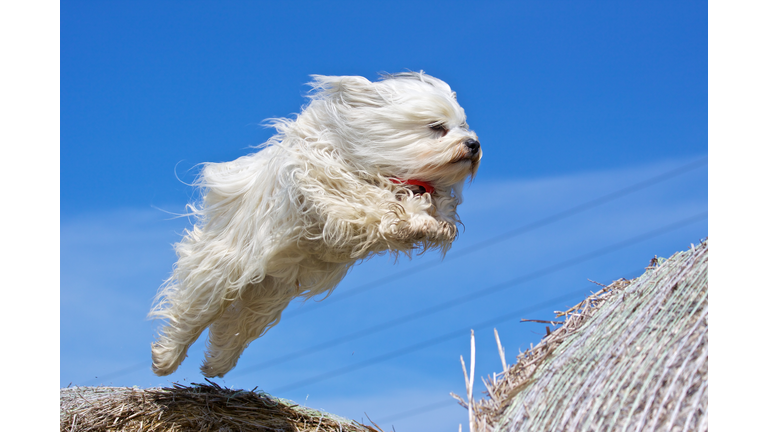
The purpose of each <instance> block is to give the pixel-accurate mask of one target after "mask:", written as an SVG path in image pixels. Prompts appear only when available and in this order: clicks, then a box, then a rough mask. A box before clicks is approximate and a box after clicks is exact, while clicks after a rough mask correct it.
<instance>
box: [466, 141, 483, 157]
mask: <svg viewBox="0 0 768 432" xmlns="http://www.w3.org/2000/svg"><path fill="white" fill-rule="evenodd" d="M464 145H465V146H467V149H469V155H470V156H475V155H477V153H478V152H479V151H480V143H479V142H477V140H473V139H468V140H466V141H464Z"/></svg>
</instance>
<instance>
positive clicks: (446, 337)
mask: <svg viewBox="0 0 768 432" xmlns="http://www.w3.org/2000/svg"><path fill="white" fill-rule="evenodd" d="M706 217H707V212H703V213H699V214H697V215H695V216H692V217H689V218H686V219H683V220H680V221H677V222H674V223H672V224H669V225H666V226H664V227H661V228H658V229H656V230H653V231H650V232H648V233H646V234H643V235H641V236H635V237H632V238H630V239H627V240H624V241H622V242H619V243H616V244H613V245H611V246H607V247H604V248H600V249H598V250H597V251H594V252H591V253H589V254H584V255H581V256H579V257H575V258H572V259H569V260H566V261H563V262H561V263H558V264H556V265H554V266H549V267H546V268H544V269H541V270H538V271H536V272H533V273H529V274H528V275H526V276H523V277H522V278H533V277H540V276H543V275H545V274H547V272H552V271H555V270H556V269H557V267H558V266H561V265H564V266H570V265H574V264H577V263H580V262H582V261H584V260H586V259H590V258H594V257H597V256H600V255H604V254H606V253H608V252H611V251H614V250H616V249H618V248H621V247H625V246H628V245H630V244H633V243H636V242H638V241H642V240H647V239H650V238H653V237H657V236H659V235H661V234H664V233H667V232H669V231H673V230H675V229H678V228H681V227H683V226H686V225H688V224H691V223H694V222H698V221H700V220H702V219H705V218H706ZM516 279H517V278H516ZM497 287H498V286H497ZM496 289H498V288H496ZM486 290H488V288H486ZM575 293H576V292H575V291H574V292H571V293H568V294H565V295H563V296H560V297H558V298H557V299H552V300H548V301H547V302H545V303H538V304H536V305H533V306H529V307H527V308H523V309H519V310H517V311H514V312H512V313H508V314H504V315H501V316H498V317H496V318H493V319H490V320H487V321H484V322H482V323H479V324H476V325H474V326H470V327H467V328H463V329H461V330H457V331H453V332H449V333H445V334H443V335H441V336H437V337H435V338H432V339H428V340H424V341H419V342H417V343H415V344H412V345H409V346H407V347H404V348H400V349H397V350H394V351H390V352H388V353H384V354H381V355H378V356H376V357H374V358H372V359H368V360H364V361H361V362H358V363H355V364H353V365H350V366H345V367H343V368H337V369H334V370H332V371H329V372H325V373H322V374H318V375H315V376H313V377H309V378H306V379H303V380H299V381H295V382H293V383H291V384H288V385H286V386H283V387H279V388H277V389H275V390H274V392H275V393H281V392H284V391H289V390H293V389H296V388H300V387H303V386H306V385H309V384H314V383H316V382H320V381H324V380H326V379H329V378H335V377H337V376H340V375H344V374H347V373H350V372H354V371H356V370H359V369H363V368H365V367H368V366H372V365H374V364H377V363H381V362H383V361H386V360H390V359H393V358H396V357H400V356H402V355H405V354H409V353H411V352H414V351H419V350H422V349H424V348H428V347H430V346H433V345H436V344H438V343H441V342H444V341H446V340H450V339H453V338H456V337H459V336H461V335H462V334H466V332H467V331H468V330H471V329H482V328H485V327H489V326H491V325H494V324H497V323H501V322H504V321H507V320H509V319H512V318H514V317H516V316H519V315H520V314H523V313H527V312H528V311H535V310H538V309H541V308H542V307H544V306H546V305H548V304H549V303H550V302H554V301H555V300H557V301H561V300H563V299H564V298H570V296H573V295H574V294H575Z"/></svg>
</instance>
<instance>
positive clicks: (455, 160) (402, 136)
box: [296, 72, 482, 189]
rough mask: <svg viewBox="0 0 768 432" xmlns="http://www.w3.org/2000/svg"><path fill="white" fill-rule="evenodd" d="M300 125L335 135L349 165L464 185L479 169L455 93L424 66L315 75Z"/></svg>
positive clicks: (398, 176)
mask: <svg viewBox="0 0 768 432" xmlns="http://www.w3.org/2000/svg"><path fill="white" fill-rule="evenodd" d="M313 78H314V80H313V81H312V82H311V83H310V85H312V86H313V89H314V91H313V93H312V94H311V102H310V104H309V105H308V106H307V107H306V108H305V110H304V111H303V112H302V114H301V115H300V116H299V118H298V119H297V120H296V123H297V126H299V127H300V128H301V129H304V130H309V129H315V133H317V134H319V135H325V136H327V135H329V134H331V135H333V139H332V141H333V142H334V147H336V148H335V151H337V152H339V155H340V156H341V157H342V158H343V159H344V160H345V161H346V163H347V164H349V166H350V167H351V168H352V169H355V170H359V171H361V172H368V173H370V174H374V175H380V176H383V177H390V178H395V179H404V180H415V181H420V182H425V183H428V184H430V185H434V186H436V187H454V186H455V187H456V188H457V189H460V188H461V184H463V182H464V181H465V180H466V179H467V177H473V176H474V175H475V173H476V172H477V169H478V166H479V164H480V158H481V157H482V150H481V149H480V143H479V142H478V138H477V135H476V134H475V133H474V132H473V131H472V130H470V129H469V126H468V125H467V121H466V115H465V114H464V109H463V108H462V107H461V106H460V105H459V103H458V102H457V100H456V93H455V92H454V91H452V90H451V88H450V87H449V86H448V84H446V83H445V82H443V81H441V80H439V79H437V78H434V77H431V76H429V75H427V74H424V73H423V72H422V73H413V72H412V73H401V74H395V75H385V76H383V77H382V79H381V80H380V81H377V82H371V81H368V80H367V79H365V78H363V77H358V76H319V75H315V76H313Z"/></svg>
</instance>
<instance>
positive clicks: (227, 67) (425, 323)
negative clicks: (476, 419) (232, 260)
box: [60, 1, 709, 431]
mask: <svg viewBox="0 0 768 432" xmlns="http://www.w3.org/2000/svg"><path fill="white" fill-rule="evenodd" d="M318 5H319V3H316V2H274V3H265V2H262V3H256V2H220V3H213V2H186V3H184V4H181V3H175V2H136V1H132V2H102V3H94V2H66V3H63V4H62V5H61V72H60V73H61V90H60V97H61V105H60V106H61V135H60V137H61V156H60V157H61V165H60V169H61V176H60V181H61V190H60V200H61V201H60V202H61V204H60V229H61V237H60V240H61V249H60V252H61V261H60V264H61V276H60V277H61V290H60V297H61V300H60V316H61V321H60V343H61V348H60V385H61V386H67V385H68V384H70V383H72V384H73V385H94V384H105V385H119V386H131V385H138V386H142V387H148V386H156V385H168V384H169V383H170V382H175V381H178V382H186V383H189V382H201V381H202V376H201V375H200V374H199V372H198V369H197V368H198V366H199V364H200V361H201V360H202V345H203V343H202V342H200V343H198V344H196V345H195V346H193V348H192V349H191V350H190V356H189V358H188V359H187V360H186V361H185V363H184V364H183V365H182V367H181V369H180V370H179V371H178V372H177V373H175V374H173V375H171V376H170V377H163V378H158V377H155V376H154V375H152V373H151V371H150V370H149V364H150V363H149V362H150V357H149V352H150V351H149V348H150V343H151V342H152V340H153V337H154V336H153V335H154V331H155V329H156V328H157V326H158V324H159V323H153V322H151V321H148V320H146V318H145V317H146V314H147V312H148V310H149V307H150V305H151V300H152V297H153V296H154V294H155V292H156V290H157V288H158V286H159V285H160V283H161V282H162V281H163V280H164V279H165V278H166V277H167V276H168V275H169V273H170V269H171V266H172V264H173V262H174V254H173V250H172V247H171V244H172V243H173V242H175V241H177V240H178V239H179V233H180V232H181V231H182V230H183V229H184V228H185V227H186V226H187V224H188V223H189V222H188V221H187V220H186V219H173V218H171V217H170V216H169V214H168V213H166V212H171V213H180V212H182V211H183V208H184V205H185V204H186V202H187V201H188V200H189V199H190V197H192V196H193V195H194V190H193V189H192V188H190V187H188V186H186V185H185V183H189V182H191V181H192V180H194V178H195V173H196V171H195V165H196V164H199V163H201V162H220V161H227V160H232V159H235V158H237V157H239V156H241V155H244V154H247V153H248V152H250V151H252V149H249V146H254V145H258V144H260V143H261V142H263V141H265V140H266V139H267V138H268V137H269V136H270V134H271V131H270V130H269V129H265V128H264V127H263V126H261V122H262V120H264V119H266V118H270V117H285V116H290V115H292V114H293V113H296V112H298V111H299V110H300V107H301V105H302V104H303V103H304V102H305V99H303V95H304V94H305V93H306V91H307V90H308V87H307V86H305V85H304V83H306V82H307V81H308V80H309V75H310V74H325V75H362V76H365V77H367V78H369V79H376V77H377V74H378V73H380V72H400V71H404V70H424V71H425V72H427V73H429V74H431V75H434V76H437V77H439V78H441V79H443V80H445V81H446V82H448V83H449V84H450V85H451V86H452V88H453V89H454V90H456V91H457V93H458V100H459V102H460V103H461V104H462V105H463V107H464V108H465V110H466V112H467V116H468V123H469V125H470V126H471V127H472V128H473V129H474V130H475V131H476V132H477V134H478V136H479V137H480V142H481V143H482V145H483V161H482V164H481V167H480V171H479V173H478V176H477V179H476V181H475V182H474V183H473V184H472V185H470V186H469V187H468V188H467V189H466V191H465V199H466V201H465V203H464V204H462V206H461V207H460V208H459V213H460V215H461V216H462V219H463V221H464V223H465V226H466V229H465V231H464V232H462V233H461V234H460V236H459V239H458V240H457V241H456V243H455V245H454V248H453V250H452V251H450V252H449V253H448V255H447V257H446V261H445V262H444V263H443V264H441V265H434V264H433V263H434V262H435V260H436V259H437V257H436V256H435V255H433V254H427V255H425V256H423V257H418V258H416V259H414V260H413V261H410V262H409V261H407V260H401V261H399V262H398V263H393V262H392V261H391V259H389V258H388V257H377V258H375V259H373V260H370V261H367V262H365V263H362V264H361V265H359V266H357V267H355V268H354V269H353V271H352V272H351V273H350V275H349V276H348V277H347V279H345V280H344V282H342V284H341V285H340V286H339V288H338V289H337V291H336V292H334V294H332V296H331V297H330V298H329V299H328V300H327V301H326V302H321V303H316V302H313V301H309V302H307V303H304V304H301V303H297V304H293V305H291V306H290V307H289V309H288V310H287V311H286V314H285V318H284V319H283V321H282V322H281V323H280V324H279V325H278V326H276V327H275V328H274V329H272V330H271V331H270V332H269V333H268V334H267V335H266V336H265V337H263V338H261V339H259V340H257V341H255V342H254V343H252V344H251V346H250V347H249V349H248V350H247V351H246V353H245V354H244V356H243V357H242V358H241V360H240V363H239V365H238V367H237V368H236V369H235V370H233V371H232V372H231V373H230V375H227V376H226V377H225V378H224V379H221V380H217V381H219V382H220V383H222V384H224V385H226V386H230V387H231V386H234V387H237V388H248V389H250V388H253V387H256V386H258V387H259V388H260V389H262V390H264V391H267V392H270V393H273V394H275V395H277V396H280V397H285V398H289V399H292V400H295V401H297V402H299V403H302V404H306V405H308V406H311V407H314V408H320V409H325V410H327V411H330V412H333V413H335V414H339V415H343V416H346V417H350V418H355V419H358V420H360V419H361V418H363V417H364V416H365V414H364V413H367V414H368V415H369V416H371V418H372V419H373V420H374V421H377V423H379V421H378V420H377V419H384V420H386V421H385V422H382V423H380V424H381V425H382V426H386V428H387V429H391V426H392V425H394V427H395V428H396V429H397V430H398V431H409V430H412V431H416V430H418V431H427V430H447V429H448V428H451V429H452V430H456V428H457V427H458V423H462V422H463V423H464V426H463V427H464V430H468V429H467V428H466V411H465V410H464V409H463V408H461V407H459V406H458V405H456V404H455V403H453V404H452V403H451V400H450V397H449V396H448V393H449V392H455V393H458V394H462V395H463V393H464V390H463V389H464V383H463V377H462V372H461V366H460V363H459V356H460V355H463V356H464V358H465V359H467V358H468V356H469V329H470V328H475V330H476V337H477V369H476V376H478V377H479V376H487V375H488V374H492V373H493V372H496V371H499V370H500V364H499V359H498V354H497V351H496V347H495V342H494V340H493V328H494V327H495V328H497V329H498V330H499V333H500V336H501V340H502V343H503V344H504V346H505V348H506V350H507V358H508V359H511V358H513V357H514V354H516V353H517V352H518V349H520V350H524V349H525V348H526V347H527V346H528V345H529V344H530V343H534V344H536V343H537V342H538V340H539V339H540V338H541V336H542V335H543V333H544V328H543V326H541V325H537V324H531V323H521V322H519V321H520V318H534V319H548V318H550V317H552V311H553V310H556V309H559V310H562V308H565V307H568V306H569V305H572V304H575V303H576V302H578V301H579V300H580V299H582V298H583V297H584V296H585V295H588V294H589V292H590V290H596V289H598V288H599V287H598V286H597V285H593V284H591V283H590V282H588V281H587V279H591V280H594V281H598V282H601V283H609V282H610V281H612V280H614V279H618V278H620V277H627V278H629V277H634V276H637V275H639V274H640V272H641V271H642V268H643V267H644V266H645V265H647V263H648V261H649V260H650V259H651V258H652V257H653V256H654V255H658V256H669V255H671V254H673V253H674V252H676V251H679V250H683V249H686V248H688V247H689V245H690V244H691V243H698V241H699V240H700V239H702V238H705V237H707V236H708V234H709V233H708V219H707V216H706V214H705V212H706V211H707V208H708V173H707V154H708V136H707V133H708V111H707V108H708V107H707V98H708V89H707V85H708V82H707V79H708V70H707V61H708V57H707V49H708V45H707V25H708V22H707V9H706V4H705V3H701V2H674V3H671V2H642V3H640V2H636V3H628V2H621V3H618V2H547V3H546V4H544V3H543V2H537V3H534V2H526V3H523V2H482V1H480V2H474V3H473V4H472V5H471V6H469V5H468V4H467V3H466V2H463V3H462V2H445V1H443V2H417V3H416V4H412V3H408V2H387V3H386V4H382V3H372V2H371V3H367V2H366V3H360V2H323V4H322V6H318ZM692 164H693V165H692ZM667 173H672V174H670V177H669V178H668V179H667V180H664V181H659V182H658V183H656V184H654V185H652V186H649V187H646V188H644V189H641V190H638V191H635V192H632V193H627V194H625V195H622V196H619V197H617V198H616V199H614V200H612V201H609V202H605V203H603V204H600V205H594V206H592V207H590V208H588V209H586V210H584V211H581V212H579V213H574V214H572V215H571V214H569V216H568V217H565V218H562V219H560V220H558V221H556V222H553V223H550V224H547V225H544V226H540V227H537V228H535V229H530V230H527V231H525V232H523V233H521V234H519V235H517V236H515V237H511V238H508V239H506V240H503V241H499V242H497V243H495V244H492V245H490V246H487V247H482V248H477V249H476V250H474V252H471V253H470V252H462V251H466V250H468V249H467V248H471V247H473V245H482V244H483V242H486V241H488V240H489V239H495V238H499V237H500V236H501V235H502V234H504V233H508V232H511V231H513V230H515V229H517V228H519V227H525V226H528V225H529V224H532V223H536V222H537V221H542V220H546V218H547V217H550V216H552V215H556V214H559V213H561V212H563V211H568V210H569V209H574V208H578V206H579V205H581V204H583V203H588V202H590V201H592V200H594V199H596V198H599V197H603V196H606V195H609V194H611V193H614V192H616V191H621V190H623V189H624V188H627V187H630V186H632V185H634V184H638V183H641V182H643V181H646V180H648V179H652V178H656V177H657V176H659V175H665V174H667ZM678 222H679V224H678V225H675V224H677V223H678ZM660 230H661V231H660ZM452 254H457V258H455V259H454V258H452ZM593 255H594V256H593ZM373 281H382V282H377V283H378V285H376V286H375V287H372V288H370V289H368V290H365V291H362V292H359V294H357V295H349V294H350V293H353V292H357V291H356V289H358V288H359V287H362V286H365V285H366V284H370V283H371V282H373ZM510 281H511V282H512V283H510V284H509V285H502V286H501V287H500V288H498V290H496V291H493V292H492V293H488V294H486V291H484V290H486V289H487V288H489V287H493V286H496V285H498V284H504V283H507V282H510ZM472 293H477V297H476V298H469V299H467V300H462V302H460V303H457V304H456V305H455V306H452V307H448V306H445V307H443V306H440V305H442V304H444V303H445V302H448V301H451V300H453V299H463V298H465V297H466V296H469V295H471V294H472ZM337 296H338V297H339V299H338V300H334V298H335V297H337ZM470 297H471V296H470ZM440 307H443V308H442V309H440ZM429 308H433V309H429ZM435 308H437V309H440V310H438V311H436V312H434V313H427V311H429V310H434V309H435ZM516 311H519V314H518V315H519V316H518V315H515V314H514V313H512V312H516ZM510 314H511V315H515V316H514V317H511V318H510V317H508V315H510ZM410 316H415V317H416V316H417V317H418V318H408V319H407V320H405V319H404V317H410ZM498 317H502V318H499V319H498V320H497V321H494V319H496V318H498ZM505 317H506V318H505ZM388 322H392V323H394V324H391V325H389V324H387V326H385V327H386V328H384V329H383V330H380V331H377V332H373V331H370V332H367V333H366V335H365V336H364V337H360V338H357V339H351V340H348V341H345V342H343V343H339V344H338V345H336V346H334V347H332V348H328V349H325V350H319V351H314V352H311V353H304V355H303V356H301V357H297V358H295V359H294V360H282V361H279V362H273V363H272V364H270V367H268V368H261V369H258V368H256V366H257V365H259V364H264V362H267V361H271V360H273V359H278V358H280V357H281V356H285V355H287V354H290V353H294V352H296V351H297V350H302V349H306V348H307V347H312V346H315V345H318V344H322V343H324V342H326V341H329V340H333V339H335V338H338V337H342V336H345V335H348V334H351V333H353V332H355V331H358V330H366V329H369V328H376V326H380V325H381V324H382V323H388ZM486 322H492V324H491V325H488V326H485V327H482V328H480V327H479V326H481V325H483V324H484V323H486ZM462 332H463V333H462ZM454 335H458V336H454ZM443 336H445V337H444V338H443ZM441 338H442V339H441ZM430 341H434V343H433V342H430ZM409 347H410V348H409ZM398 353H399V354H398ZM366 364H367V366H365V367H362V365H366ZM343 368H347V369H348V370H351V371H350V372H347V373H343V374H339V375H338V376H334V377H332V378H329V379H325V380H320V381H316V382H313V383H309V384H305V385H300V384H301V382H302V381H305V380H310V381H311V380H314V379H317V378H318V377H322V376H324V374H328V373H330V372H333V371H341V370H342V369H343ZM476 382H477V383H478V385H476V386H475V388H476V393H479V392H480V390H482V388H481V387H482V385H481V384H480V383H479V379H477V378H476ZM420 407H429V408H427V409H423V410H421V412H420V413H418V414H415V415H410V416H403V415H399V414H401V413H406V412H409V411H411V410H412V409H415V408H420Z"/></svg>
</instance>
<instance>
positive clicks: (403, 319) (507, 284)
mask: <svg viewBox="0 0 768 432" xmlns="http://www.w3.org/2000/svg"><path fill="white" fill-rule="evenodd" d="M703 217H706V212H704V213H701V214H699V215H696V216H693V217H692V218H688V219H684V220H683V221H680V222H677V223H673V224H671V225H667V226H665V227H662V228H659V229H656V230H653V231H650V232H648V233H644V234H641V235H638V236H634V237H632V238H629V239H627V240H623V241H621V242H618V243H614V244H612V245H608V246H605V247H602V248H599V249H597V250H594V251H592V252H588V253H585V254H581V255H578V256H576V257H573V258H569V259H567V260H564V261H561V262H558V263H555V264H552V265H549V266H547V267H544V268H541V269H539V270H536V271H533V272H530V273H527V274H525V275H522V276H518V277H515V278H512V279H510V280H507V281H504V282H501V283H498V284H495V285H491V286H489V287H487V288H485V289H482V290H479V291H473V292H471V293H468V294H465V295H463V296H460V297H456V298H453V299H451V300H447V301H444V302H442V303H440V304H437V305H434V306H430V307H427V308H424V309H420V310H418V311H416V312H412V313H410V314H407V315H403V316H400V317H398V318H394V319H391V320H389V321H386V322H384V323H380V324H377V325H374V326H371V327H368V328H365V329H362V330H358V331H356V332H353V333H349V334H346V335H344V336H340V337H338V338H335V339H331V340H329V341H325V342H321V343H318V344H316V345H313V346H311V347H307V348H304V349H301V350H297V351H294V352H291V353H288V354H285V355H282V356H280V357H277V358H273V359H270V360H267V361H264V362H261V363H259V364H256V365H253V366H249V367H247V368H243V369H240V370H239V371H237V373H235V374H233V376H242V375H246V374H249V373H251V372H254V371H256V370H259V369H266V368H268V367H271V366H274V365H276V364H280V363H281V362H283V361H286V360H292V359H296V358H298V357H304V356H306V355H309V354H312V353H314V352H317V351H321V350H324V349H327V348H331V347H334V346H337V345H340V344H342V343H344V342H349V341H352V340H356V339H360V338H362V337H365V336H369V335H371V334H373V333H378V332H381V331H384V330H387V329H390V328H392V327H395V326H397V325H401V324H405V323H407V322H410V321H414V320H417V319H420V318H423V317H426V316H429V315H433V314H436V313H438V312H441V311H444V310H446V309H449V308H451V307H455V306H459V305H461V304H464V303H467V302H470V301H474V300H478V299H480V298H482V297H486V296H489V295H491V294H495V293H497V292H499V291H501V290H504V289H508V288H511V287H514V286H517V285H520V284H523V283H525V282H530V281H531V280H534V279H538V278H540V277H543V276H546V275H549V274H552V273H554V272H557V271H559V270H563V269H565V268H568V267H572V266H574V265H577V264H581V263H583V262H585V261H588V260H591V259H594V258H598V257H601V256H603V255H606V254H608V253H611V252H615V251H617V250H619V249H622V248H625V247H628V246H631V245H633V244H635V243H638V242H640V241H644V240H648V239H650V238H653V237H656V236H659V235H662V234H664V233H666V232H668V231H671V230H673V229H677V228H679V227H681V226H683V225H685V224H688V223H690V222H691V221H695V220H698V219H701V218H703Z"/></svg>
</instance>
